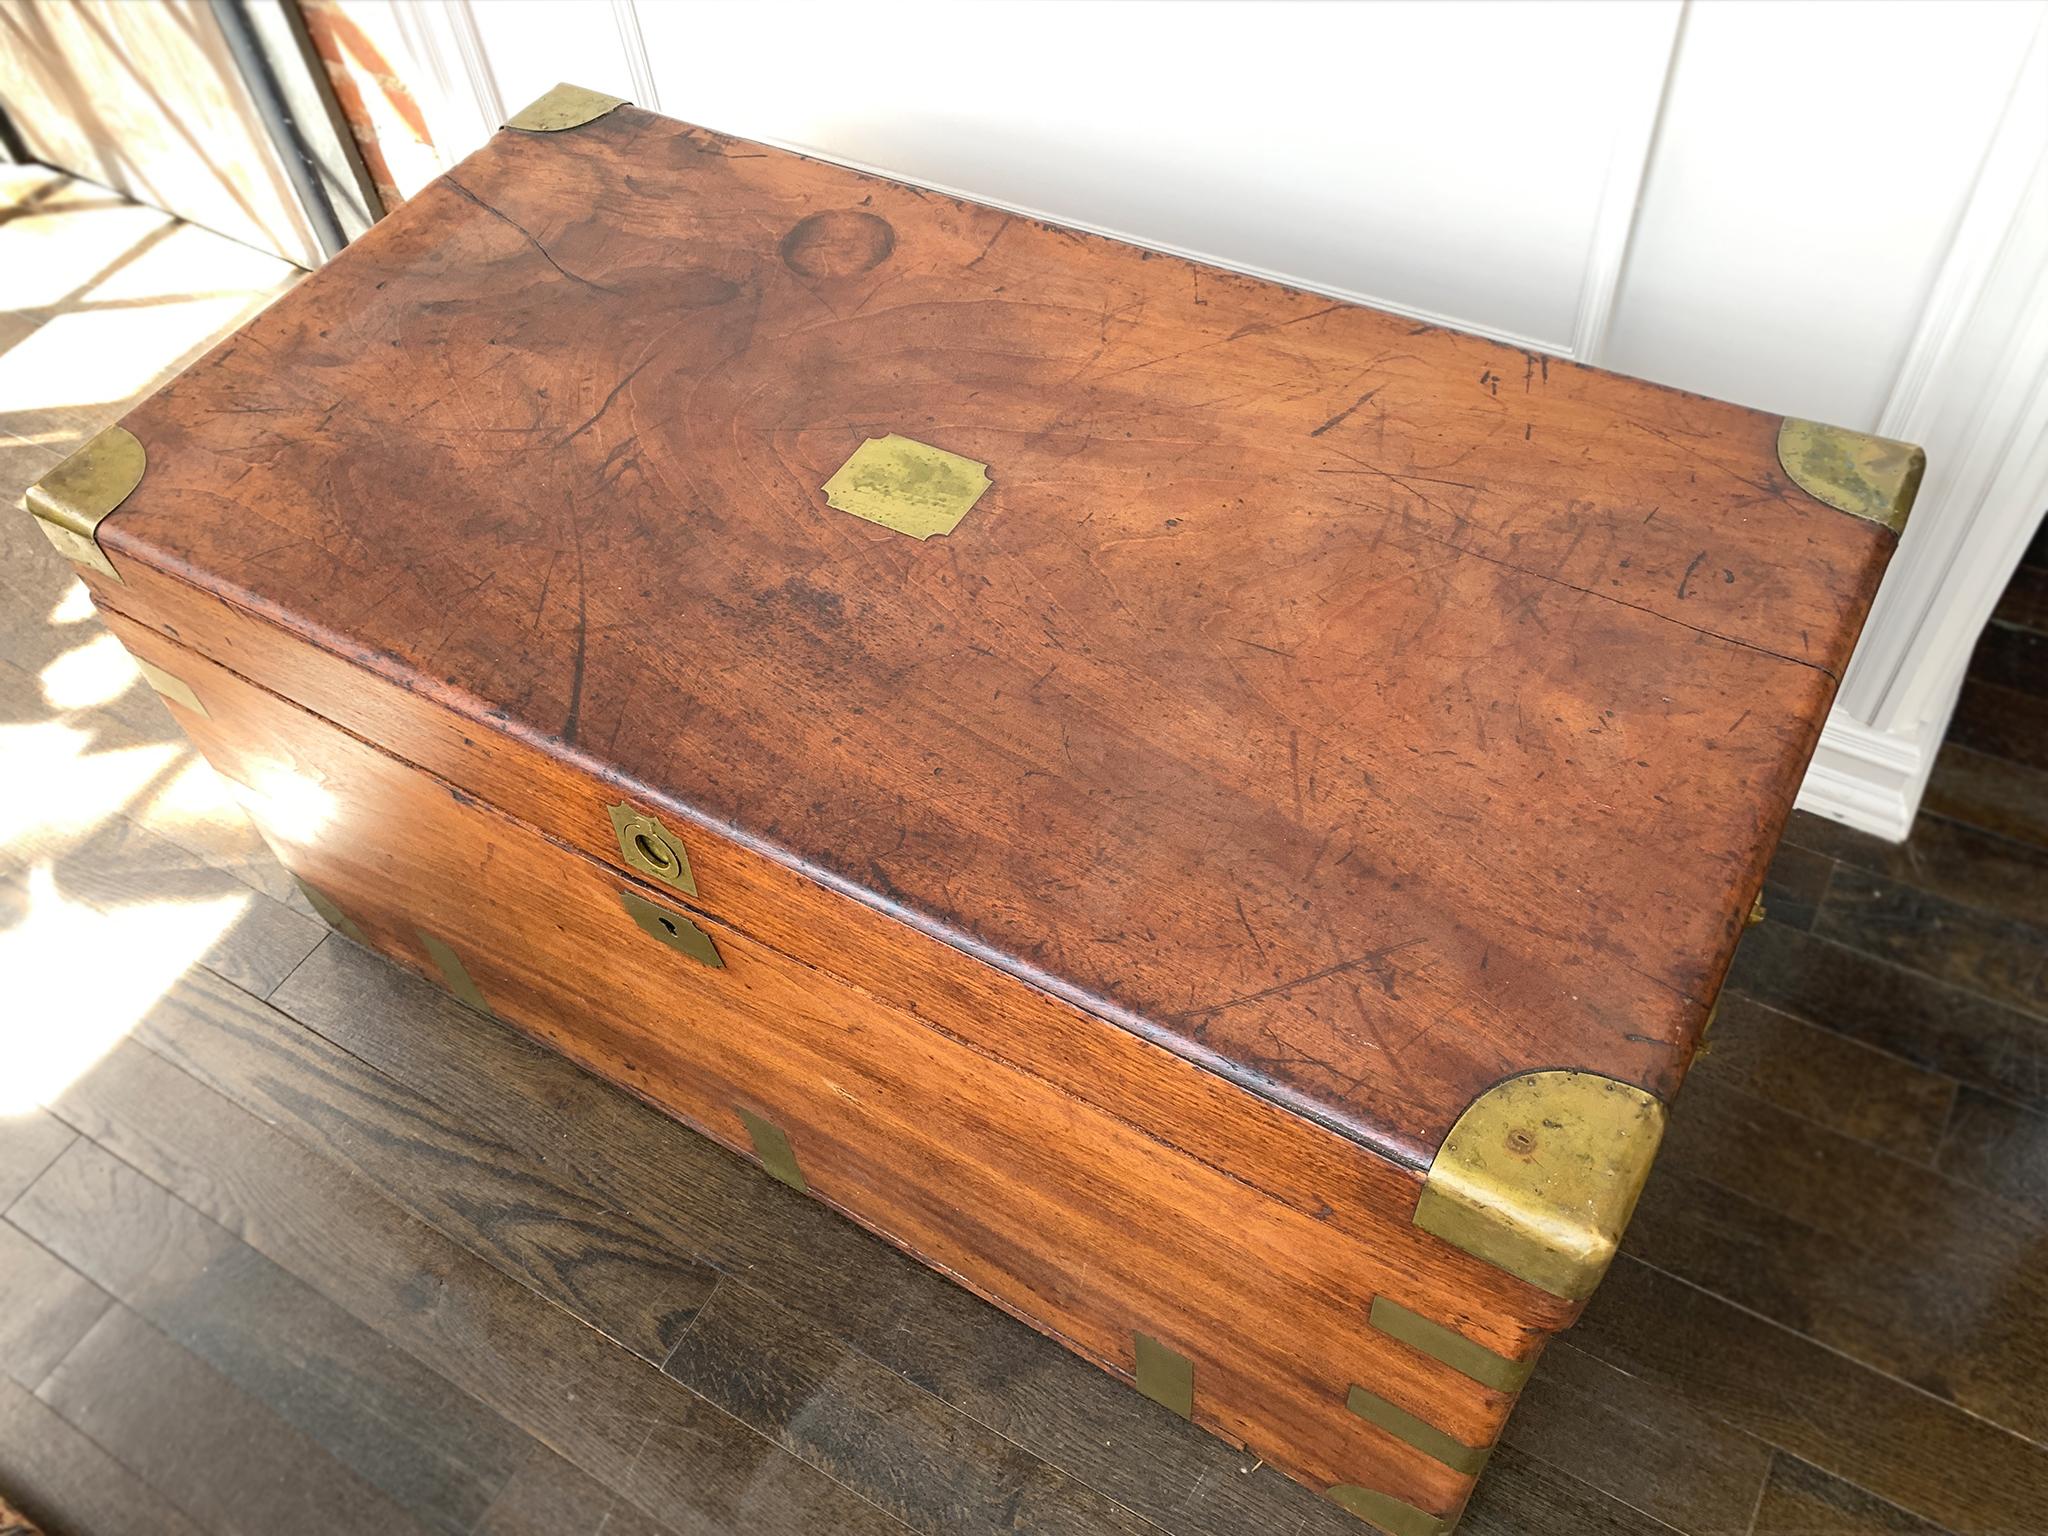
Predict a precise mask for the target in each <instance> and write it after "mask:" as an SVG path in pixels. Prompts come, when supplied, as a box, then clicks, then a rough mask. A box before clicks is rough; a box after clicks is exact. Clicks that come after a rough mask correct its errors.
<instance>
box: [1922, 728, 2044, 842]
mask: <svg viewBox="0 0 2048 1536" xmlns="http://www.w3.org/2000/svg"><path fill="white" fill-rule="evenodd" d="M1920 813H1921V815H1922V817H1926V816H1929V815H1933V816H1939V817H1942V818H1944V819H1946V820H1949V821H1954V822H1960V823H1962V824H1963V825H1965V826H1969V827H1972V828H1974V829H1976V830H1977V831H1979V832H1987V833H1991V834H1993V835H1995V836H1998V837H2005V838H2011V839H2012V840H2014V841H2015V842H2020V843H2025V844H2027V845H2028V846H2029V847H2032V848H2039V849H2042V850H2044V851H2048V769H2042V768H2023V767H2021V766H2020V765H2019V764H2017V763H2010V762H2007V761H2006V760H2005V759H2004V758H2002V757H1992V756H1990V755H1988V754H1986V753H1983V752H1973V751H1971V750H1970V749H1969V748H1968V747H1965V746H1962V745H1960V744H1959V743H1956V742H1953V741H1951V742H1948V743H1947V744H1945V745H1944V746H1943V747H1942V749H1941V755H1940V756H1939V757H1937V758H1936V759H1935V760H1934V772H1933V773H1932V774H1931V775H1930V776H1929V777H1928V780H1927V793H1926V795H1925V797H1924V798H1922V800H1921V801H1920Z"/></svg>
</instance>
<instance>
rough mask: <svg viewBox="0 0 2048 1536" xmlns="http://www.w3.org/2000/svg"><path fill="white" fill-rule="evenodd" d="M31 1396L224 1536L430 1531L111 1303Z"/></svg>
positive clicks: (418, 1534)
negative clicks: (33, 1395) (286, 1532)
mask: <svg viewBox="0 0 2048 1536" xmlns="http://www.w3.org/2000/svg"><path fill="white" fill-rule="evenodd" d="M36 1395H37V1396H38V1397H40V1398H41V1399H42V1400H43V1401H44V1402H46V1403H48V1404H49V1405H50V1407H52V1408H53V1409H55V1410H56V1411H57V1412H58V1413H59V1414H60V1415H61V1416H63V1417H64V1418H65V1419H66V1420H68V1421H69V1422H70V1423H71V1424H73V1425H75V1426H76V1427H77V1428H78V1429H80V1430H82V1431H84V1432H85V1433H86V1434H87V1435H89V1436H91V1437H92V1439H93V1440H95V1441H96V1442H98V1443H99V1444H100V1445H101V1446H103V1447H105V1448H106V1449H107V1450H108V1451H109V1452H110V1453H111V1454H112V1455H114V1456H115V1457H116V1458H118V1459H119V1460H120V1461H121V1462H123V1463H124V1464H126V1465H127V1466H128V1467H130V1468H131V1469H133V1470H134V1471H135V1472H136V1473H137V1474H138V1475H139V1476H140V1477H142V1478H143V1480H144V1481H146V1482H147V1483H149V1484H150V1486H151V1487H153V1488H155V1489H157V1490H158V1491H159V1492H160V1493H162V1494H163V1495H164V1496H165V1497H166V1498H168V1499H169V1500H170V1501H171V1502H173V1503H174V1504H176V1505H177V1506H178V1507H179V1508H180V1509H182V1510H184V1511H185V1512H186V1513H188V1514H189V1515H191V1516H192V1518H193V1519H194V1520H195V1521H196V1522H198V1523H199V1524H200V1525H201V1526H203V1527H204V1528H206V1529H207V1530H210V1531H214V1532H219V1533H223V1536H275V1533H277V1532H279V1531H294V1532H304V1533H305V1536H351V1533H354V1536H359V1533H361V1532H363V1531H366V1530H375V1531H378V1532H389V1533H390V1536H424V1533H425V1532H426V1531H427V1530H428V1529H429V1527H427V1526H424V1525H421V1524H420V1523H419V1522H417V1521H415V1520H413V1519H412V1518H411V1517H410V1516H409V1515H407V1514H406V1513H405V1511H404V1510H403V1509H401V1508H400V1507H399V1506H398V1505H396V1504H394V1503H392V1502H391V1500H390V1499H388V1498H386V1497H385V1496H384V1495H383V1494H382V1493H380V1492H379V1491H378V1490H377V1489H376V1488H374V1487H372V1486H371V1485H370V1484H368V1483H366V1482H364V1481H363V1480H362V1479H360V1478H359V1477H357V1476H356V1475H355V1474H354V1473H352V1472H350V1471H349V1470H348V1469H347V1468H345V1467H343V1466H342V1465H341V1464H340V1463H339V1462H337V1461H335V1460H334V1459H333V1458H332V1457H331V1456H329V1455H328V1454H327V1453H326V1452H325V1451H324V1450H322V1449H321V1447H320V1445H319V1443H318V1442H317V1441H315V1440H313V1439H311V1438H309V1437H308V1436H306V1435H305V1434H303V1433H302V1432H300V1431H299V1430H297V1429H295V1428H294V1427H293V1426H291V1425H290V1424H288V1423H286V1422H285V1421H284V1420H283V1419H280V1418H278V1417H277V1416H276V1415H275V1414H274V1413H271V1412H269V1411H268V1410H267V1409H266V1408H265V1407H264V1406H263V1405H261V1404H260V1403H258V1402H257V1401H255V1400H254V1399H252V1398H250V1397H249V1396H248V1395H247V1394H245V1393H242V1392H240V1391H237V1390H236V1389H235V1388H234V1387H233V1386H231V1385H230V1384H229V1383H228V1382H227V1381H225V1380H224V1379H222V1378H221V1377H220V1376H218V1375H216V1374H215V1373H214V1372H213V1371H211V1370H209V1369H208V1368H207V1367H206V1366H205V1365H203V1364H201V1363H200V1362H199V1361H198V1360H197V1359H195V1358H193V1356H191V1355H190V1354H188V1353H187V1352H186V1351H184V1350H183V1349H181V1348H179V1347H178V1346H177V1345H176V1344H174V1343H172V1342H171V1341H170V1340H169V1339H167V1338H165V1337H164V1336H163V1335H162V1334H161V1333H158V1332H157V1331H156V1330H155V1329H154V1328H151V1327H150V1326H149V1325H148V1324H147V1323H145V1322H144V1321H143V1320H142V1319H141V1318H139V1317H137V1316H136V1315H135V1314H134V1313H133V1312H131V1311H129V1310H128V1309H127V1308H126V1307H123V1306H119V1305H116V1306H113V1307H110V1308H109V1309H108V1310H107V1313H106V1315H105V1316H104V1317H102V1318H101V1319H100V1321H99V1322H98V1323H97V1324H95V1325H94V1327H93V1330H92V1332H91V1333H89V1334H87V1335H86V1336H85V1338H84V1339H82V1340H81V1341H80V1342H79V1344H78V1345H77V1347H76V1348H74V1349H73V1350H72V1351H71V1352H70V1353H69V1354H68V1355H66V1356H65V1357H64V1362H63V1364H61V1365H60V1366H58V1367H57V1369H56V1370H55V1371H54V1372H52V1373H51V1375H50V1378H49V1380H47V1381H45V1382H44V1383H43V1385H42V1387H41V1389H40V1390H39V1391H38V1392H37V1394H36Z"/></svg>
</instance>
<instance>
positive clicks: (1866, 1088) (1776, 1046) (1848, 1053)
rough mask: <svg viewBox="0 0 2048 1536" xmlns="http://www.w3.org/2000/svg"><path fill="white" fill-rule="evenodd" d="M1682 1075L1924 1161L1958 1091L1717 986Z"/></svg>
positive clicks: (1947, 1081) (1934, 1075)
mask: <svg viewBox="0 0 2048 1536" xmlns="http://www.w3.org/2000/svg"><path fill="white" fill-rule="evenodd" d="M1688 1081H1689V1082H1692V1083H1701V1082H1712V1083H1721V1084H1723V1085H1725V1086H1727V1087H1730V1088H1736V1089H1740V1090H1741V1091H1742V1092H1744V1093H1749V1094H1753V1095H1755V1096H1756V1097H1757V1098H1760V1099H1764V1100H1767V1101H1768V1102H1770V1103H1773V1104H1776V1105H1777V1106H1778V1107H1779V1108H1781V1109H1786V1110H1790V1111H1791V1112H1792V1113H1793V1114H1796V1115H1803V1116H1805V1117H1806V1118H1807V1119H1809V1120H1813V1121H1815V1122H1817V1123H1819V1124H1821V1125H1825V1126H1827V1127H1828V1128H1829V1129H1831V1130H1836V1131H1840V1132H1841V1133H1842V1134H1843V1135H1845V1136H1854V1137H1855V1138H1857V1139H1858V1140H1859V1141H1866V1142H1869V1143H1871V1144H1872V1145H1873V1146H1881V1147H1884V1148H1886V1149H1887V1150H1889V1151H1892V1152H1895V1153H1896V1154H1898V1155H1899V1156H1901V1157H1909V1158H1913V1159H1915V1160H1917V1161H1919V1162H1925V1163H1931V1162H1932V1161H1933V1160H1934V1155H1935V1152H1936V1151H1937V1150H1938V1149H1939V1147H1940V1145H1941V1138H1942V1134H1943V1131H1944V1129H1945V1127H1946V1126H1947V1124H1948V1118H1949V1113H1950V1108H1951V1106H1952V1105H1953V1104H1954V1102H1955V1098H1956V1094H1957V1092H1958V1091H1959V1090H1958V1088H1957V1085H1956V1082H1955V1080H1954V1079H1953V1078H1949V1077H1944V1076H1942V1075H1941V1074H1940V1073H1938V1072H1930V1071H1928V1070H1926V1069H1925V1068H1924V1067H1918V1066H1915V1065H1914V1064H1913V1063H1912V1062H1910V1061H1907V1060H1905V1059H1904V1058H1902V1057H1898V1056H1893V1055H1891V1054H1889V1053H1888V1052H1885V1051H1881V1050H1878V1049H1876V1048H1875V1047H1872V1046H1868V1045H1864V1044H1863V1043H1862V1042H1860V1041H1857V1040H1852V1039H1850V1038H1849V1037H1848V1036H1846V1035H1841V1034H1837V1033H1836V1032H1835V1031H1833V1030H1829V1029H1822V1028H1821V1027H1820V1026H1819V1025H1816V1024H1809V1023H1807V1022H1806V1021H1804V1020H1803V1019H1797V1018H1794V1017H1793V1016H1792V1015H1790V1014H1788V1013H1780V1012H1779V1011H1778V1010H1777V1009H1775V1008H1770V1007H1766V1006H1765V1005H1764V1004H1762V1003H1760V1002H1758V1001H1757V1000H1756V999H1755V998H1753V997H1750V996H1749V995H1748V994H1746V993H1743V992H1736V991H1723V992H1722V994H1721V1002H1720V1007H1719V1008H1718V1010H1717V1011H1716V1012H1715V1015H1714V1028H1713V1030H1712V1032H1711V1033H1710V1034H1709V1036H1708V1038H1707V1048H1706V1050H1705V1051H1703V1052H1702V1053H1701V1054H1700V1056H1699V1058H1698V1059H1697V1060H1696V1061H1695V1062H1694V1064H1693V1070H1692V1075H1691V1077H1690V1078H1689V1079H1688ZM1679 1113H1680V1114H1683V1113H1684V1111H1683V1110H1682V1109H1681V1110H1680V1111H1679Z"/></svg>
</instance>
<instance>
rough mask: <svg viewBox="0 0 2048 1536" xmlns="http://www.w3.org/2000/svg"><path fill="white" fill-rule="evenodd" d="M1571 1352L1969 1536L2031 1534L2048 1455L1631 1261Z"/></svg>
mask: <svg viewBox="0 0 2048 1536" xmlns="http://www.w3.org/2000/svg"><path fill="white" fill-rule="evenodd" d="M1571 1337H1572V1342H1573V1343H1574V1344H1575V1345H1576V1346H1577V1347H1579V1348H1581V1349H1583V1350H1585V1351H1586V1352H1587V1353H1588V1354H1591V1355H1594V1356H1596V1357H1597V1358H1599V1359H1601V1360H1605V1361H1606V1362H1607V1363H1609V1364H1610V1365H1613V1366H1616V1367H1618V1368H1619V1369H1621V1370H1623V1371H1626V1372H1628V1373H1629V1374H1631V1375H1634V1376H1639V1377H1644V1378H1647V1379H1649V1380H1650V1381H1652V1382H1653V1383H1657V1384H1661V1385H1664V1386H1667V1387H1668V1388H1670V1389H1671V1390H1672V1391H1674V1392H1677V1393H1679V1394H1681V1395H1682V1396H1684V1397H1685V1398H1686V1399H1687V1400H1688V1401H1689V1402H1691V1403H1692V1404H1694V1405H1695V1406H1696V1407H1698V1408H1700V1409H1701V1410H1703V1411H1705V1412H1708V1413H1711V1414H1713V1415H1715V1416H1716V1417H1719V1418H1721V1419H1724V1420H1726V1421H1727V1422H1728V1423H1730V1424H1732V1425H1734V1426H1735V1427H1736V1428H1737V1429H1740V1430H1742V1431H1743V1432H1744V1433H1746V1434H1749V1435H1753V1436H1755V1437H1756V1438H1757V1439H1760V1440H1764V1441H1767V1442H1769V1443H1770V1444H1772V1445H1775V1446H1778V1447H1780V1448H1781V1449H1784V1450H1787V1451H1790V1452H1791V1453H1792V1454H1794V1455H1796V1456H1798V1457H1800V1458H1802V1459H1803V1460H1806V1461H1808V1462H1810V1463H1812V1464H1813V1465H1815V1466H1817V1467H1819V1468H1820V1469H1821V1470H1823V1471H1825V1472H1828V1473H1830V1474H1832V1475H1833V1476H1836V1477H1839V1478H1842V1479H1844V1480H1846V1481H1849V1482H1852V1483H1855V1484H1856V1485H1858V1486H1860V1487H1863V1488H1867V1489H1870V1490H1871V1491H1873V1492H1875V1493H1877V1494H1879V1495H1880V1496H1881V1497H1883V1498H1885V1499H1887V1500H1889V1501H1890V1502H1892V1503H1894V1504H1897V1505H1899V1506H1900V1507H1901V1508H1904V1509H1907V1510H1909V1511H1911V1512H1912V1513H1915V1514H1918V1515H1920V1516H1921V1517H1923V1518H1925V1519H1929V1520H1933V1521H1935V1522H1936V1523H1938V1524H1941V1525H1946V1526H1948V1527H1950V1528H1951V1529H1953V1530H1955V1531H1958V1532H1972V1533H1987V1536H1988V1533H1990V1532H2006V1533H2015V1536H2016V1533H2023V1532H2028V1531H2031V1530H2033V1529H2035V1528H2036V1527H2037V1526H2038V1525H2039V1521H2040V1513H2041V1511H2042V1510H2044V1509H2048V1451H2044V1450H2043V1449H2042V1448H2041V1447H2040V1446H2038V1445H2036V1444H2034V1443H2032V1442H2030V1441H2027V1440H2024V1439H2021V1438H2020V1437H2019V1436H2017V1435H2014V1434H2011V1433H2009V1432H2007V1431H2005V1430H2002V1429H1999V1428H1997V1427H1996V1426H1995V1425H1992V1424H1989V1423H1986V1422H1985V1421H1984V1420H1983V1419H1980V1418H1976V1417H1974V1416H1972V1415H1970V1414H1967V1413H1965V1412H1963V1411H1962V1410H1961V1409H1959V1408H1956V1407H1954V1406H1952V1405H1950V1404H1948V1403H1944V1402H1941V1401H1939V1400H1937V1399H1936V1398H1933V1397H1930V1396H1928V1395H1927V1394H1926V1393H1924V1392H1920V1391H1918V1390H1916V1389H1914V1388H1913V1387H1910V1386H1907V1385H1905V1384H1904V1383H1902V1382H1899V1381H1896V1380H1893V1379H1891V1378H1889V1377H1886V1376H1883V1375H1880V1374H1879V1373H1878V1372H1876V1371H1873V1370H1870V1369H1868V1368H1867V1367H1864V1366H1861V1365H1858V1364H1856V1363H1855V1362H1854V1361H1851V1360H1849V1359H1847V1358H1845V1357H1844V1356H1842V1355H1839V1354H1837V1353H1835V1352H1834V1351H1832V1350H1830V1349H1827V1348H1825V1347H1823V1346H1821V1345H1819V1344H1816V1343H1813V1342H1812V1341H1811V1340H1808V1339H1805V1338H1802V1337H1801V1336H1800V1335H1798V1334H1796V1333H1793V1332H1791V1331H1789V1330H1786V1329H1782V1328H1778V1327H1775V1326H1773V1325H1771V1324H1769V1323H1765V1322H1763V1321H1761V1320H1760V1319H1758V1318H1757V1317H1755V1316H1753V1315H1751V1314H1749V1313H1746V1312H1744V1311H1743V1310H1742V1309H1740V1308H1739V1307H1737V1306H1735V1305H1734V1304H1733V1303H1731V1302H1728V1301H1724V1300H1722V1299H1721V1298H1719V1297H1716V1296H1712V1295H1709V1294H1708V1293H1707V1292H1705V1291H1701V1290H1698V1289H1696V1288H1694V1287H1693V1286H1690V1285H1687V1284H1685V1283H1684V1282H1682V1281H1680V1280H1678V1279H1676V1278H1674V1277H1672V1276H1670V1275H1667V1274H1664V1273H1662V1272H1660V1271H1658V1270H1655V1269H1652V1268H1651V1267H1650V1266H1649V1265H1647V1264H1643V1263H1640V1262H1638V1261H1636V1260H1635V1259H1633V1258H1630V1257H1628V1256H1627V1255H1624V1256H1623V1257H1622V1258H1621V1259H1620V1260H1618V1261H1617V1262H1616V1263H1615V1265H1614V1267H1613V1269H1611V1270H1610V1271H1609V1272H1608V1275H1607V1280H1606V1282H1605V1283H1604V1284H1603V1285H1602V1286H1601V1288H1600V1289H1599V1290H1598V1291H1597V1292H1595V1293H1594V1296H1593V1300H1592V1301H1591V1303H1590V1304H1588V1306H1587V1308H1586V1312H1585V1315H1584V1316H1583V1317H1582V1318H1581V1319H1580V1321H1579V1324H1578V1327H1577V1329H1576V1331H1575V1332H1574V1333H1573V1334H1572V1336H1571Z"/></svg>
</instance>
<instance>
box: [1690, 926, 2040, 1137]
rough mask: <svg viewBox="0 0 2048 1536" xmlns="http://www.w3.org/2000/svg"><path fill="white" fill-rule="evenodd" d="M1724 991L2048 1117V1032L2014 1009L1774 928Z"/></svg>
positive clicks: (1759, 936) (1750, 950) (1747, 952)
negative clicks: (2040, 1112)
mask: <svg viewBox="0 0 2048 1536" xmlns="http://www.w3.org/2000/svg"><path fill="white" fill-rule="evenodd" d="M1728 985H1729V986H1730V987H1733V988H1734V989H1736V990H1737V991H1740V992H1745V993H1747V994H1749V995H1750V996H1751V997H1754V998H1756V999H1757V1000H1758V1001H1759V1002H1762V1003H1765V1004H1767V1005H1768V1006H1770V1007H1773V1008H1776V1009H1778V1010H1780V1011H1781V1012H1784V1013H1789V1014H1792V1015H1794V1016H1795V1017H1798V1018H1802V1019H1805V1020H1807V1021H1808V1022H1810V1023H1814V1024H1819V1025H1823V1026H1825V1027H1826V1028H1828V1029H1832V1030H1834V1031H1836V1032H1837V1033H1839V1034H1843V1035H1846V1036H1848V1037H1849V1038H1850V1039H1852V1040H1860V1041H1862V1042H1863V1043H1864V1044H1866V1045H1871V1046H1875V1047H1876V1048H1877V1049H1879V1050H1882V1051H1888V1052H1890V1053H1891V1054H1892V1055H1894V1056H1902V1057H1904V1058H1905V1059H1906V1060H1907V1061H1910V1062H1912V1063H1914V1064H1915V1065H1916V1066H1920V1067H1924V1068H1926V1069H1928V1070H1929V1071H1932V1072H1939V1073H1941V1074H1943V1075H1945V1076H1948V1077H1952V1078H1955V1079H1956V1080H1957V1081H1959V1082H1962V1083H1966V1084H1970V1085H1972V1086H1975V1087H1978V1088H1982V1089H1984V1090H1985V1091H1986V1092H1988V1093H1993V1094H1997V1095H1999V1096H2001V1097H2004V1098H2008V1099H2011V1100H2013V1101H2014V1102H2016V1103H2019V1104H2024V1105H2029V1106H2032V1107H2033V1108H2036V1109H2040V1110H2044V1111H2048V1030H2044V1029H2043V1028H2042V1027H2041V1021H2040V1020H2039V1019H2038V1018H2036V1017H2034V1016H2033V1015H2031V1014H2027V1013H2024V1012H2022V1011H2021V1010H2019V1009H2017V1008H2009V1007H2006V1006H2005V1005H2004V1004H2002V1003H1995V1002H1992V1001H1991V1000H1990V999H1988V998H1981V997H1978V996H1977V995H1976V994H1974V993H1972V992H1968V991H1966V990H1964V989H1963V988H1961V987H1954V986H1950V985H1948V984H1947V983H1946V982H1941V981H1936V980H1935V979H1934V978H1932V977H1930V976H1924V975H1922V974H1920V973H1919V972H1917V971H1912V970H1908V969H1906V968H1905V967H1903V966H1898V965H1892V964H1890V963H1888V962H1886V961H1883V960H1878V959H1876V958H1874V957H1872V956H1869V955H1864V954H1861V953H1859V952H1858V951H1856V950H1853V949H1850V948H1849V947H1848V946H1846V945H1843V944H1838V943H1836V942H1834V941H1833V940H1832V939H1824V938H1821V937H1819V936H1818V935H1815V934H1808V933H1800V932H1798V931H1797V930H1796V929H1791V928H1785V927H1781V926H1779V925H1777V924H1774V923H1764V924H1762V925H1761V926H1759V927H1757V928H1755V929H1753V930H1752V931H1751V932H1750V933H1749V935H1748V936H1747V937H1746V938H1745V939H1744V940H1743V941H1742V947H1741V948H1740V949H1738V950H1737V951H1736V953H1735V964H1734V966H1733V967H1732V968H1731V969H1730V971H1729V974H1728Z"/></svg>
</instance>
